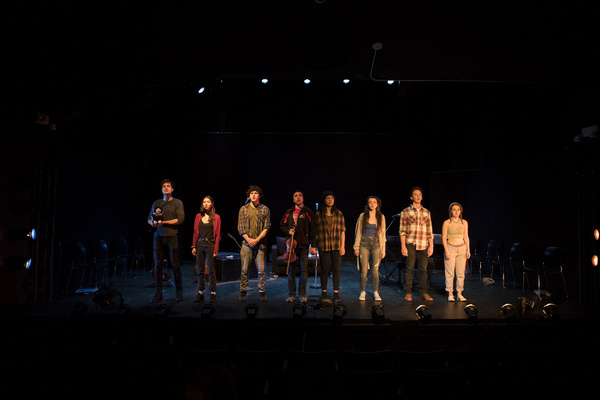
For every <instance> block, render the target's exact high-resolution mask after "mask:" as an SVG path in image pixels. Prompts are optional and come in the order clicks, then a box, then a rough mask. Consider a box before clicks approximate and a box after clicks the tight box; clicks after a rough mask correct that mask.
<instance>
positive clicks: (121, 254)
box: [115, 236, 135, 278]
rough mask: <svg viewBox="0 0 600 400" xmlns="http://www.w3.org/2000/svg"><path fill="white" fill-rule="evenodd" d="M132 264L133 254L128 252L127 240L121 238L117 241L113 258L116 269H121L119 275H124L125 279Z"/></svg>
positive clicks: (133, 260)
mask: <svg viewBox="0 0 600 400" xmlns="http://www.w3.org/2000/svg"><path fill="white" fill-rule="evenodd" d="M134 262H135V253H134V252H133V251H131V250H130V248H129V243H128V242H127V239H125V238H124V237H123V236H121V237H120V238H118V239H117V254H116V258H115V263H116V264H117V267H121V275H124V276H125V278H127V274H128V272H129V271H131V270H132V269H133V268H132V267H133V264H134Z"/></svg>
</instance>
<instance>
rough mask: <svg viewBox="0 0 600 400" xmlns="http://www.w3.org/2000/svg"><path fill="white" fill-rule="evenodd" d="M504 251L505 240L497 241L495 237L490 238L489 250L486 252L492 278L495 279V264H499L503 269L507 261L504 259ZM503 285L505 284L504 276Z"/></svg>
mask: <svg viewBox="0 0 600 400" xmlns="http://www.w3.org/2000/svg"><path fill="white" fill-rule="evenodd" d="M503 252H504V242H502V241H500V242H498V241H496V240H494V239H492V240H490V241H489V242H488V245H487V251H486V254H485V259H486V260H487V264H488V267H489V269H490V278H492V279H494V266H498V267H499V268H500V270H501V271H502V269H503V268H502V267H503V265H504V263H505V261H504V260H503V257H502V256H503V255H504V254H503ZM502 281H503V283H502V284H503V285H504V277H502Z"/></svg>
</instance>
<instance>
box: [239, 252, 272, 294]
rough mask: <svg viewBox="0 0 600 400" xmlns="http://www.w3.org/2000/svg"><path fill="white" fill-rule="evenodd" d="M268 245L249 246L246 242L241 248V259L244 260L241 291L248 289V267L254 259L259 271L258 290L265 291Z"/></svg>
mask: <svg viewBox="0 0 600 400" xmlns="http://www.w3.org/2000/svg"><path fill="white" fill-rule="evenodd" d="M266 248H267V246H266V245H264V244H261V245H259V246H258V247H249V246H248V245H246V244H243V245H242V248H241V249H240V259H241V262H242V268H241V269H242V274H241V277H240V291H241V292H245V291H246V290H247V289H248V268H250V264H252V260H254V264H256V270H257V271H258V291H259V292H264V291H265V281H266V279H265V252H266Z"/></svg>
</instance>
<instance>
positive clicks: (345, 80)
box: [342, 79, 350, 85]
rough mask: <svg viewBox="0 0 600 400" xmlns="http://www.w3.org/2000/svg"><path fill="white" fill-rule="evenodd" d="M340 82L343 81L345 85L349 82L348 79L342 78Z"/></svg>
mask: <svg viewBox="0 0 600 400" xmlns="http://www.w3.org/2000/svg"><path fill="white" fill-rule="evenodd" d="M342 82H343V83H344V84H345V85H347V84H349V83H350V79H344V80H343V81H342Z"/></svg>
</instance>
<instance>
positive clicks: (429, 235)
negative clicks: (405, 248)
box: [400, 204, 433, 250]
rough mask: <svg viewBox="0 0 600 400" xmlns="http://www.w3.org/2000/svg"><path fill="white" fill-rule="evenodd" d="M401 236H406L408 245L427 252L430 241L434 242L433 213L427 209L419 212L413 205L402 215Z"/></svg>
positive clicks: (423, 208) (420, 209)
mask: <svg viewBox="0 0 600 400" xmlns="http://www.w3.org/2000/svg"><path fill="white" fill-rule="evenodd" d="M400 236H406V243H407V244H414V245H415V246H416V248H417V250H425V249H426V248H427V247H428V246H429V240H433V228H432V227H431V213H430V212H429V210H428V209H426V208H425V207H421V208H419V209H418V210H417V209H416V208H414V207H413V206H412V204H411V205H410V206H408V207H406V208H405V209H404V210H402V212H401V213H400Z"/></svg>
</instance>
